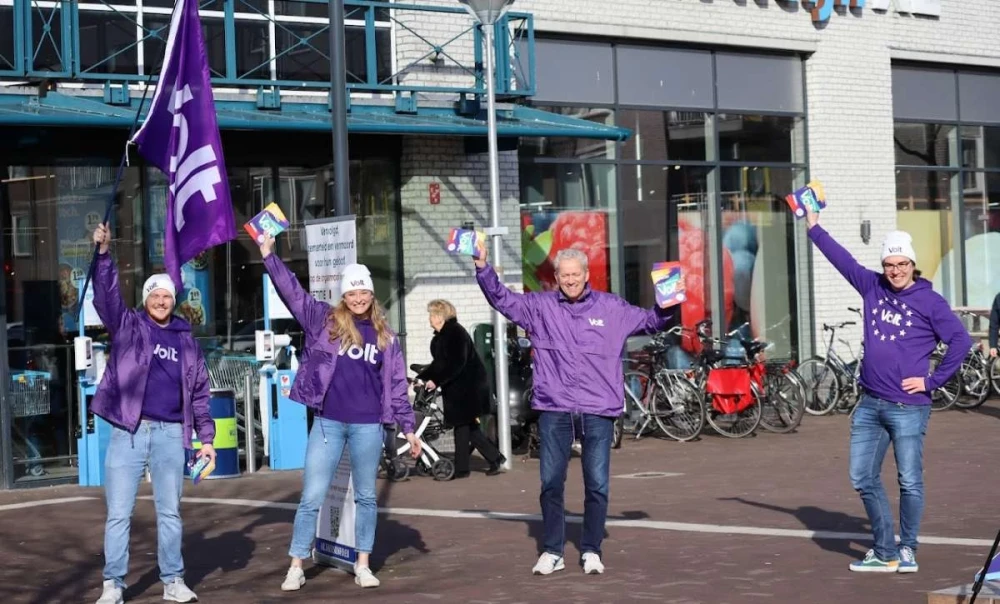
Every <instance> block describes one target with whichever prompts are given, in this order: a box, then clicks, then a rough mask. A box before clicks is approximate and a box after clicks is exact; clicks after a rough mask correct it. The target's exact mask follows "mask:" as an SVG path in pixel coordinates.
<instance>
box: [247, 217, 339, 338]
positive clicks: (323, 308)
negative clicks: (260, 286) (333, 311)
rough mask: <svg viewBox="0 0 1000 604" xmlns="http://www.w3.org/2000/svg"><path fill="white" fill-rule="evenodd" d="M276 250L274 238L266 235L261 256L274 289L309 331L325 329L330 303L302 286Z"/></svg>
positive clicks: (303, 327)
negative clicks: (321, 300) (315, 296)
mask: <svg viewBox="0 0 1000 604" xmlns="http://www.w3.org/2000/svg"><path fill="white" fill-rule="evenodd" d="M273 250H274V238H272V237H271V236H269V235H266V236H265V239H264V243H262V244H261V246H260V253H261V256H262V257H263V258H264V268H265V269H266V270H267V274H268V275H270V276H271V281H273V282H274V289H276V290H277V291H278V295H279V296H281V299H282V300H283V301H284V303H285V306H287V307H288V311H289V312H290V313H292V316H293V317H295V320H296V321H298V323H299V325H300V326H302V329H303V330H305V331H306V332H307V333H312V332H314V331H317V330H321V329H323V326H324V325H326V317H327V315H328V314H329V312H330V305H329V304H326V303H325V302H320V301H319V300H317V299H316V298H314V297H313V296H312V294H310V293H309V292H307V291H306V290H305V288H304V287H302V284H301V283H299V279H298V277H296V276H295V273H293V272H292V271H290V270H288V267H287V266H285V263H284V262H282V261H281V259H280V258H278V256H277V255H276V254H274V253H273Z"/></svg>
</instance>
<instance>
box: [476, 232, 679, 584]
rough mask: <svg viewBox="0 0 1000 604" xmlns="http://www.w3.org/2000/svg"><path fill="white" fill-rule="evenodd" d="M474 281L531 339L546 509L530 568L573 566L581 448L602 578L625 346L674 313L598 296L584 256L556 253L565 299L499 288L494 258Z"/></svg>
mask: <svg viewBox="0 0 1000 604" xmlns="http://www.w3.org/2000/svg"><path fill="white" fill-rule="evenodd" d="M475 263H476V280H477V281H478V282H479V287H480V288H481V289H482V290H483V294H485V296H486V300H487V301H488V302H489V303H490V306H492V307H493V308H495V309H496V310H497V311H499V312H500V313H502V314H503V315H504V316H505V317H507V318H508V319H510V320H511V321H513V322H514V323H517V324H518V325H520V326H521V327H523V328H524V329H525V330H526V331H528V332H529V333H530V334H531V345H532V348H533V349H534V363H533V368H534V369H533V371H534V399H533V401H532V407H533V408H534V409H535V410H537V411H540V412H541V415H540V417H539V420H538V426H539V432H540V438H541V443H540V450H539V460H540V462H541V463H540V471H541V479H542V488H541V494H540V496H539V501H540V503H541V507H542V521H543V524H544V537H543V544H542V546H543V551H542V554H541V556H540V557H539V558H538V562H537V563H536V564H535V567H534V568H533V569H532V572H533V573H534V574H536V575H548V574H551V573H553V572H555V571H558V570H563V569H564V568H565V567H566V564H565V561H564V560H563V547H564V544H565V541H566V522H565V509H564V507H563V490H564V487H565V483H566V469H567V466H568V465H569V458H570V448H571V447H572V445H573V441H574V440H575V435H576V434H577V432H579V434H580V436H581V439H582V441H583V484H584V490H585V497H584V505H583V539H582V540H581V543H580V551H581V554H582V564H583V571H584V572H585V573H587V574H600V573H603V572H604V564H603V563H602V562H601V541H603V539H604V524H605V520H606V518H607V514H608V483H609V481H610V475H609V467H610V463H611V440H612V433H613V429H614V420H615V418H616V417H618V416H619V415H620V414H621V412H622V401H623V397H624V393H625V385H624V378H623V375H622V363H621V358H622V351H623V349H624V347H625V340H626V339H627V338H628V337H629V336H632V335H635V334H639V333H653V332H656V331H659V330H661V329H663V328H664V327H665V325H666V323H667V321H668V320H669V318H670V317H671V316H672V312H671V311H666V310H662V309H659V308H657V309H656V310H643V309H641V308H637V307H635V306H632V305H631V304H629V303H627V302H625V301H624V300H622V299H621V298H619V297H618V296H615V295H613V294H608V293H605V292H598V291H593V290H591V289H590V284H589V280H590V273H589V271H588V270H587V256H586V254H584V253H583V252H581V251H579V250H573V249H568V250H561V251H560V252H559V253H558V254H556V259H555V272H556V281H557V282H558V283H559V291H558V292H544V293H530V294H517V293H514V292H512V291H510V290H509V289H507V288H506V287H504V285H503V284H502V283H500V279H499V278H498V277H497V274H496V272H495V271H494V270H493V267H491V266H489V265H488V264H487V263H486V256H485V254H484V256H483V258H481V259H477V260H476V261H475Z"/></svg>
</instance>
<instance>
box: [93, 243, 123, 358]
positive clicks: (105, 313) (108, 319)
mask: <svg viewBox="0 0 1000 604" xmlns="http://www.w3.org/2000/svg"><path fill="white" fill-rule="evenodd" d="M110 241H111V231H110V229H109V228H108V225H107V224H101V225H98V226H97V228H96V229H94V243H96V244H97V245H98V249H97V264H96V265H95V266H94V279H93V281H94V283H93V288H94V308H95V309H96V310H97V315H98V316H99V317H101V322H102V323H104V327H105V328H106V329H107V330H108V335H110V336H111V337H112V338H114V337H115V335H116V334H117V333H118V330H119V329H120V328H121V325H122V322H123V321H124V320H125V314H126V311H125V300H123V299H122V292H121V289H120V288H119V286H118V270H117V269H116V268H115V261H114V259H113V258H112V257H111V253H110V251H109V249H108V247H109V243H110Z"/></svg>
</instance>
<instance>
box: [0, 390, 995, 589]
mask: <svg viewBox="0 0 1000 604" xmlns="http://www.w3.org/2000/svg"><path fill="white" fill-rule="evenodd" d="M997 427H1000V405H997V404H996V403H988V404H987V406H986V407H985V408H984V409H983V410H981V411H980V412H961V411H950V412H946V413H943V414H935V415H934V417H933V418H932V421H931V426H930V430H929V435H928V445H927V451H926V459H927V461H926V475H927V476H926V480H927V485H928V509H927V513H926V515H925V519H924V525H923V528H922V531H921V534H922V535H924V536H935V537H948V538H966V539H980V540H983V539H985V540H989V539H992V537H993V535H994V534H995V531H996V529H997V528H998V526H1000V522H998V518H997V514H996V512H995V511H994V510H995V508H994V507H993V506H991V504H992V502H993V501H995V500H996V499H997V497H998V496H1000V487H997V486H995V485H994V484H992V483H991V482H990V481H988V480H983V479H982V472H983V471H984V469H987V470H988V461H989V460H990V459H995V458H996V457H997V453H998V452H1000V451H998V449H1000V442H998V441H1000V439H995V438H992V435H993V433H994V431H995V430H996V429H997ZM846 437H847V421H846V418H843V417H834V418H806V422H805V424H804V425H803V427H802V428H801V429H800V431H799V432H798V433H797V434H791V435H771V434H761V435H759V436H758V437H756V438H751V439H746V440H741V441H731V440H728V439H723V438H719V437H714V436H706V437H704V438H703V439H702V440H701V441H699V442H693V443H683V444H682V443H673V442H668V441H662V440H657V439H644V440H643V441H640V442H638V443H635V442H626V443H625V445H624V447H623V448H622V449H621V450H619V451H615V452H614V454H613V461H612V474H613V475H614V476H616V478H613V480H612V501H611V510H610V512H611V516H612V519H613V520H625V519H628V520H653V521H668V522H677V523H700V524H704V525H736V526H740V527H760V528H766V529H793V530H801V529H806V528H808V529H812V530H828V531H837V532H844V533H866V532H867V522H866V521H865V520H864V519H863V509H862V507H861V504H860V501H859V500H858V498H857V497H856V495H855V494H854V493H853V491H852V490H851V488H850V485H849V483H848V480H847V476H846V460H847V457H846V453H847V448H846ZM634 472H670V473H678V474H680V475H676V476H668V477H663V478H623V477H620V476H621V475H623V474H629V473H634ZM989 473H990V472H988V474H989ZM988 474H987V475H988ZM884 476H885V479H886V481H887V484H889V485H893V484H894V480H895V477H894V468H893V467H892V465H891V464H887V468H886V472H885V475H884ZM581 484H582V483H581V480H580V470H579V461H578V460H574V462H573V464H572V466H571V469H570V477H569V481H568V483H567V493H568V509H569V511H570V512H573V513H579V512H581V511H582V486H581ZM300 487H301V475H300V473H298V472H284V473H268V472H262V473H261V474H259V475H257V476H254V477H251V478H244V479H239V480H220V481H214V482H206V483H202V484H201V485H198V486H197V487H192V486H190V485H188V487H187V489H186V491H185V497H186V498H187V502H186V503H185V505H184V519H185V559H186V563H187V567H188V570H187V577H188V579H189V581H190V583H191V584H192V586H193V587H194V588H195V589H196V590H197V591H198V592H199V594H200V595H201V598H202V601H203V602H219V601H222V600H225V601H229V602H240V603H242V602H248V603H251V602H252V603H258V604H265V603H270V602H278V601H282V602H302V603H311V602H321V601H323V602H325V601H329V600H331V599H337V598H340V599H344V600H348V601H352V602H376V601H379V602H381V601H384V600H389V601H392V602H433V601H448V602H499V603H508V602H510V603H512V602H547V601H551V600H559V601H568V602H610V601H613V600H618V599H620V598H621V597H622V596H627V597H628V598H629V599H630V600H634V601H645V600H650V601H659V602H679V603H680V602H705V603H723V602H755V601H762V602H810V603H812V602H816V603H820V602H831V603H834V602H836V603H838V604H840V603H842V602H844V601H850V602H872V603H876V602H877V603H884V602H921V603H922V602H926V596H925V594H926V592H928V591H930V590H934V589H940V588H944V587H949V586H952V585H956V584H959V583H964V582H967V581H968V579H969V578H970V577H971V576H972V574H973V573H974V572H975V569H976V567H977V565H978V564H980V563H981V560H982V558H983V557H984V556H985V554H986V551H987V549H988V547H986V546H969V545H929V544H928V545H924V546H923V547H922V548H921V551H920V562H921V571H920V573H918V574H916V575H910V576H904V575H898V576H858V575H855V574H852V573H849V572H848V571H847V564H848V563H849V562H850V561H851V560H852V559H853V558H855V557H856V556H858V555H861V554H862V553H863V552H864V551H865V549H867V547H868V543H867V542H866V540H864V539H857V540H855V539H815V538H803V537H788V536H774V535H767V534H764V535H744V534H727V532H726V529H715V530H720V531H722V532H720V533H708V532H702V531H704V530H709V529H704V528H703V529H700V530H699V531H697V532H693V531H690V530H656V529H653V528H648V527H622V526H610V527H609V536H608V538H607V540H606V541H605V546H604V547H605V561H606V563H607V565H608V572H607V574H605V575H604V576H600V577H586V576H583V575H582V574H581V573H580V571H579V569H578V567H577V566H575V564H573V562H575V560H576V558H577V549H576V546H575V545H573V543H575V542H578V540H579V532H580V527H579V525H578V524H570V525H569V527H568V529H567V532H568V536H569V540H570V544H569V545H568V546H567V557H568V559H569V560H570V561H571V564H570V565H569V568H567V570H566V571H565V572H562V573H558V574H556V575H553V576H551V577H544V578H539V577H532V576H531V575H530V573H529V571H530V567H531V565H532V564H533V562H534V559H535V556H536V552H537V549H536V548H537V539H538V537H539V534H540V523H539V522H537V521H536V520H533V519H532V517H528V518H523V517H517V518H513V519H506V520H499V519H492V520H491V519H454V518H441V517H425V516H414V515H411V514H408V513H406V512H405V510H403V512H402V513H389V514H387V515H383V516H381V517H380V523H379V528H378V531H379V532H378V537H377V540H376V551H375V554H374V558H375V565H376V567H377V568H379V569H380V570H379V573H380V576H381V578H382V580H383V587H382V588H380V589H378V590H374V591H368V592H362V591H361V590H360V589H358V588H356V587H355V586H354V585H353V583H352V582H351V580H350V578H349V577H347V576H346V575H343V574H341V573H339V572H337V571H333V570H330V569H313V570H311V571H310V572H309V573H308V575H307V576H308V578H309V583H308V584H307V586H306V587H305V588H304V590H303V591H301V592H299V593H297V594H283V593H282V592H280V590H279V589H278V587H277V586H278V585H279V584H280V582H281V579H282V577H283V573H284V569H285V567H286V564H287V561H286V558H285V554H286V550H287V547H288V540H289V537H290V532H291V520H292V518H293V515H294V512H293V511H292V510H291V509H288V508H292V507H293V506H294V504H295V503H296V502H297V497H298V492H299V489H300ZM379 488H380V491H381V497H380V498H381V501H380V505H381V506H382V507H385V508H392V509H403V508H407V509H409V508H417V509H421V510H469V511H485V510H490V511H494V512H509V513H523V514H532V515H533V514H537V512H538V504H537V494H538V478H537V461H535V460H521V459H518V460H517V461H516V463H515V468H514V470H513V471H512V472H510V473H508V474H506V475H503V476H499V477H494V478H489V477H486V476H485V475H483V474H480V473H476V474H474V475H473V476H472V477H471V478H469V479H467V480H462V481H455V482H451V483H436V482H434V481H432V480H430V479H427V478H413V479H411V480H410V481H409V482H405V483H397V484H392V483H387V482H385V481H380V483H379ZM892 492H893V489H892V488H890V494H892ZM142 494H144V495H148V494H149V487H148V485H144V487H143V490H142ZM101 496H102V493H101V491H100V490H99V489H82V488H78V487H57V488H49V489H39V490H31V491H17V492H5V493H0V506H4V505H7V504H12V503H28V502H32V501H38V500H44V499H53V498H63V497H92V498H93V499H90V500H85V501H81V502H75V503H60V504H55V505H47V506H38V507H32V508H26V509H14V510H12V509H3V508H0V556H2V558H0V559H3V560H4V562H5V563H4V564H3V565H0V602H3V603H4V604H7V603H11V604H14V603H18V604H19V603H32V604H36V603H37V604H41V603H46V604H47V603H49V602H92V601H94V600H95V599H96V598H97V595H98V590H97V587H98V584H99V582H100V569H101V566H102V556H101V548H102V529H103V526H102V525H103V518H104V507H103V502H102V500H101V499H100V498H101ZM199 498H238V499H252V500H261V501H267V502H279V503H280V502H284V503H285V504H286V505H285V506H284V508H286V509H273V508H253V507H245V506H232V505H211V504H206V503H200V502H197V501H196V499H199ZM892 499H893V501H895V499H896V498H895V496H893V497H892ZM894 505H895V504H894ZM154 525H155V516H154V514H153V510H152V503H151V502H150V501H148V500H143V501H141V502H140V503H139V504H138V506H137V509H136V516H135V520H134V524H133V540H132V543H133V546H132V565H131V568H132V572H131V575H130V577H129V581H130V584H131V586H130V589H129V590H128V592H127V596H128V601H130V602H137V603H139V602H146V603H151V602H158V601H161V600H160V597H161V589H160V587H159V585H158V584H157V570H156V561H155V549H156V547H155V540H154V537H153V536H154V534H155V526H154Z"/></svg>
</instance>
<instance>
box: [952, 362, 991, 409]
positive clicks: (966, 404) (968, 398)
mask: <svg viewBox="0 0 1000 604" xmlns="http://www.w3.org/2000/svg"><path fill="white" fill-rule="evenodd" d="M958 378H959V382H960V383H961V385H962V389H961V392H959V395H958V398H957V399H956V400H955V406H956V407H959V408H961V409H975V408H976V407H978V406H980V405H982V404H983V403H985V402H986V398H987V397H988V396H989V394H990V365H989V363H988V361H987V360H986V358H985V357H983V356H982V354H980V353H975V354H973V355H970V356H969V357H966V359H965V360H964V361H962V366H961V367H960V368H959V370H958Z"/></svg>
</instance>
